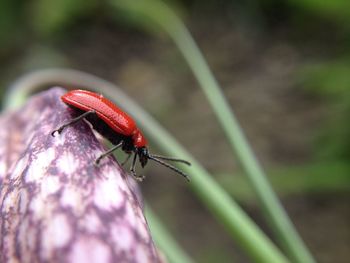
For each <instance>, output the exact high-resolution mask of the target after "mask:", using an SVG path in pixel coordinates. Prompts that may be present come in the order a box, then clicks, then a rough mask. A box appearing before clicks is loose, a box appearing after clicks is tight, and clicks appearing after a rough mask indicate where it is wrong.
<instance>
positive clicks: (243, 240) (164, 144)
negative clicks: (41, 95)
mask: <svg viewBox="0 0 350 263" xmlns="http://www.w3.org/2000/svg"><path fill="white" fill-rule="evenodd" d="M53 84H56V85H57V84H58V85H63V86H73V87H76V88H78V87H85V88H87V87H88V88H89V89H91V90H96V91H98V92H101V93H103V94H104V95H106V96H107V97H110V98H112V99H113V100H114V101H115V102H116V103H117V104H118V105H119V106H120V107H121V108H123V109H125V110H126V111H127V112H129V113H130V114H131V115H132V116H133V117H135V119H136V120H137V122H138V124H139V125H140V126H141V127H142V128H143V130H144V131H145V132H146V133H147V135H148V136H149V138H151V139H152V140H153V141H154V142H155V143H156V144H157V145H159V147H160V148H161V149H163V150H164V152H166V153H167V154H169V155H173V156H181V157H183V158H184V159H186V160H189V161H190V162H191V163H192V166H191V167H187V166H184V167H182V169H183V170H184V171H186V172H187V173H188V174H189V175H190V176H191V183H189V184H188V185H189V186H190V187H191V188H192V189H193V190H194V191H195V193H196V194H197V195H198V197H199V198H200V200H201V201H202V202H203V203H204V204H205V205H206V206H207V207H208V208H209V209H210V210H211V211H212V212H213V215H214V216H216V217H217V218H218V219H219V221H220V222H222V223H223V224H224V225H225V227H226V229H227V230H228V232H229V233H230V234H231V235H232V237H234V238H235V239H236V240H237V243H238V244H239V245H240V246H241V247H242V248H243V249H244V250H245V251H246V252H247V254H248V255H249V256H250V257H251V258H252V259H253V260H254V261H255V262H269V263H284V262H289V261H288V260H287V259H286V258H285V256H284V255H283V254H282V253H281V252H280V250H279V249H278V248H277V247H276V246H275V245H274V244H273V243H272V242H271V240H270V239H269V238H268V237H267V236H266V235H265V234H264V233H263V232H262V231H261V229H260V228H259V227H258V226H257V225H256V224H255V223H254V222H253V221H252V220H251V218H249V217H248V216H247V214H246V213H245V212H244V211H243V210H242V208H241V207H240V206H239V205H238V204H237V203H236V202H234V200H232V199H231V197H230V196H229V195H228V194H227V193H226V192H225V191H224V190H223V189H222V188H221V187H220V185H219V184H218V183H217V182H216V181H215V180H213V178H212V177H211V176H210V175H209V173H208V172H207V171H206V170H205V169H204V168H203V167H202V166H201V165H200V164H199V163H198V162H197V161H196V160H195V159H194V158H192V156H191V155H190V154H189V153H188V152H187V151H186V150H185V149H184V148H183V147H182V146H180V145H179V144H178V143H177V142H176V140H175V139H174V138H173V137H172V136H171V135H170V134H169V133H168V132H167V131H165V130H164V129H163V128H162V127H161V126H160V125H159V124H158V122H157V121H156V120H155V119H154V118H152V117H151V116H150V115H149V114H148V113H147V112H145V111H144V110H142V108H140V106H138V105H137V104H136V103H135V102H134V101H132V100H131V99H130V98H129V97H128V96H126V95H125V94H124V93H123V92H122V90H121V89H119V88H118V87H116V86H115V85H114V84H112V83H110V82H107V81H104V80H102V79H100V78H97V77H94V76H92V75H90V74H86V73H83V72H79V71H75V70H62V69H61V70H60V69H52V70H44V71H39V72H36V73H32V74H30V75H28V76H24V77H23V78H21V79H19V80H18V81H17V82H16V83H15V84H14V85H13V87H12V88H11V89H10V90H11V93H10V94H9V95H8V96H7V99H6V100H11V98H13V97H14V96H15V95H16V94H17V95H18V94H20V97H22V98H24V97H26V96H28V94H30V93H32V92H33V91H35V89H38V87H45V86H48V85H53ZM11 106H15V105H11Z"/></svg>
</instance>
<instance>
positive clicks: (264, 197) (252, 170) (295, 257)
mask: <svg viewBox="0 0 350 263" xmlns="http://www.w3.org/2000/svg"><path fill="white" fill-rule="evenodd" d="M111 3H112V4H114V5H115V6H116V7H118V8H122V9H124V10H128V11H131V12H134V13H135V14H139V15H141V16H144V17H146V19H147V18H148V19H150V20H152V21H153V22H154V23H156V24H158V25H159V26H160V27H162V28H163V29H164V30H165V31H166V32H167V33H168V34H169V35H170V37H171V38H172V39H173V41H174V42H175V43H176V45H177V46H178V48H179V50H180V51H181V52H182V54H183V56H184V58H185V59H186V61H187V63H188V64H189V65H190V68H191V69H192V71H193V73H194V75H195V76H196V78H197V80H198V82H199V84H200V86H201V88H202V89H203V91H204V93H205V95H206V96H207V98H208V100H209V102H210V104H211V106H212V108H213V110H214V112H215V114H216V116H217V118H218V119H219V122H220V124H221V126H222V127H223V129H224V132H225V133H226V136H227V138H228V140H229V142H230V144H231V146H232V148H233V149H234V151H235V152H236V154H237V157H238V159H239V160H240V162H241V164H242V166H243V168H244V169H245V171H246V173H247V175H248V177H249V180H250V182H251V184H252V186H253V188H254V190H255V192H256V194H257V196H258V198H259V200H260V201H261V203H262V206H263V210H264V212H265V214H266V215H267V218H268V221H269V223H270V226H271V228H272V229H273V230H274V232H275V233H276V236H277V237H278V239H279V240H280V242H281V245H282V246H283V248H284V250H285V251H286V252H287V254H288V255H289V257H290V258H291V259H292V261H293V262H300V263H306V262H310V263H311V262H315V261H314V259H313V257H312V255H311V254H310V253H309V251H308V249H307V248H306V246H305V244H304V242H303V241H302V239H301V238H300V236H299V235H298V233H297V231H296V230H295V228H294V226H293V224H292V222H291V221H290V219H289V217H288V215H287V214H286V212H285V210H284V208H283V207H282V205H281V203H280V202H279V201H278V198H277V196H276V194H275V193H274V192H273V190H272V188H271V186H270V184H269V182H268V180H267V179H266V176H265V174H264V172H263V170H262V168H261V166H260V164H259V162H258V161H257V159H256V158H255V155H254V154H253V152H252V150H251V148H250V146H249V144H248V141H247V139H246V138H245V136H244V133H243V132H242V130H241V128H240V125H239V123H238V121H237V120H236V117H235V116H234V114H233V112H232V111H231V109H230V106H229V104H228V102H227V100H226V99H225V97H224V95H223V94H222V92H221V89H220V87H219V85H218V83H217V81H216V79H215V78H214V76H213V74H212V73H211V71H210V69H209V67H208V65H207V63H206V61H205V59H204V57H203V55H202V53H201V52H200V50H199V48H198V46H197V45H196V43H195V42H194V40H193V38H192V37H191V35H190V33H189V32H188V30H187V28H186V27H185V25H184V24H183V23H182V21H181V20H180V19H179V18H178V17H177V16H176V14H175V13H174V12H173V11H172V10H171V9H170V8H169V7H168V6H166V5H165V4H164V3H163V2H161V1H152V0H151V1H123V0H112V1H111Z"/></svg>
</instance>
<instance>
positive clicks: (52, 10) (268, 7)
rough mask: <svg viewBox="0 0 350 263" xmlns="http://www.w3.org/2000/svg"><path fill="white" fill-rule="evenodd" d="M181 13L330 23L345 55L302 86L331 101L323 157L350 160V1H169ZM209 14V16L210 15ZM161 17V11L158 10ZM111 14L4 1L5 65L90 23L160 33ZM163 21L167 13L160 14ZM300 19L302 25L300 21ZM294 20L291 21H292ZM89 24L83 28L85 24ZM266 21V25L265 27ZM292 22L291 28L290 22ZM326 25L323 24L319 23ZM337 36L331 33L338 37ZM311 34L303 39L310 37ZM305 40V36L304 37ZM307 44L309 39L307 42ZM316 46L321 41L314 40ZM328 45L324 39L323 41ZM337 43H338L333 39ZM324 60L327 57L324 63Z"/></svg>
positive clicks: (1, 49)
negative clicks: (102, 21)
mask: <svg viewBox="0 0 350 263" xmlns="http://www.w3.org/2000/svg"><path fill="white" fill-rule="evenodd" d="M165 2H168V3H170V4H171V6H172V7H175V8H176V10H177V13H180V14H186V13H187V14H191V11H192V10H193V9H196V10H198V9H201V8H202V9H203V10H205V11H206V12H210V10H213V9H215V8H221V10H225V12H230V13H232V14H234V15H232V14H231V16H232V17H238V18H242V16H245V19H246V20H249V19H251V20H254V21H255V22H256V21H257V20H258V21H259V23H255V24H259V26H261V25H263V27H266V28H265V30H269V27H270V26H275V25H279V24H280V23H288V25H289V26H292V27H295V29H296V31H298V32H303V31H308V30H310V28H309V27H308V25H309V24H313V23H314V24H315V23H316V24H318V26H319V28H315V27H311V30H318V31H319V32H323V31H324V30H329V28H324V25H325V24H327V25H328V24H331V28H334V27H335V29H336V30H339V32H337V33H338V34H340V36H338V37H339V39H342V40H345V41H338V42H337V49H338V50H341V51H342V53H344V54H338V56H339V57H341V58H340V59H339V60H334V59H333V60H332V61H329V59H328V58H327V57H325V58H323V59H324V61H320V63H318V64H317V65H311V66H309V67H306V68H304V69H302V70H301V74H300V79H301V80H302V82H301V83H302V86H303V88H304V89H305V90H307V91H308V92H309V93H310V94H312V95H314V96H321V97H322V98H324V99H325V100H327V101H329V108H330V118H329V123H327V125H325V128H324V130H323V131H322V132H321V133H320V134H319V140H318V143H317V145H318V146H316V147H317V149H316V150H315V152H316V153H320V154H319V155H320V156H319V157H327V158H329V157H331V158H334V159H337V158H342V159H346V160H349V159H350V122H349V121H348V116H349V113H350V91H349V90H350V87H349V86H350V84H349V83H350V74H349V70H350V67H349V66H350V50H349V45H348V44H349V41H346V40H347V39H348V40H349V39H350V37H349V35H350V27H349V25H350V23H349V22H350V1H348V0H333V1H328V0H296V1H279V0H268V1H263V0H249V1H242V0H236V1H231V0H218V1H208V0H207V1H199V0H167V1H165ZM208 10H209V11H208ZM153 12H157V10H153ZM113 14H114V13H112V12H111V11H110V6H109V3H108V2H107V1H97V0H85V1H83V0H75V1H71V0H32V1H24V0H3V1H1V2H0V65H2V64H3V63H7V61H8V60H6V59H5V60H4V58H7V59H12V57H11V56H13V55H15V54H17V53H18V52H17V51H18V50H30V49H31V48H32V46H37V45H38V43H40V45H43V46H45V42H46V43H47V42H50V41H55V40H56V39H58V38H60V37H64V36H65V33H67V32H68V31H69V29H70V28H71V27H72V26H74V25H76V24H79V25H80V26H81V25H82V24H84V22H86V21H88V20H89V19H90V20H100V19H110V20H112V21H115V22H116V23H119V24H122V25H123V26H130V25H132V24H133V23H137V24H143V25H144V28H146V29H147V30H152V31H154V30H155V29H156V27H154V26H152V24H151V21H149V20H148V19H145V18H144V17H136V16H132V15H130V13H129V14H127V13H123V12H120V14H119V16H118V17H117V18H116V17H115V15H113ZM159 15H160V16H161V15H162V14H159ZM296 18H299V19H300V21H299V23H295V19H296ZM288 20H290V21H288ZM81 22H83V23H81ZM260 22H261V23H260ZM289 22H291V23H289ZM318 22H321V23H318ZM333 33H334V32H329V34H330V35H331V34H333ZM307 34H308V32H306V34H304V35H302V36H306V35H307ZM299 36H300V35H299ZM302 41H303V39H302ZM314 41H318V40H317V39H314ZM321 41H322V40H321ZM329 41H330V42H332V39H329ZM321 59H322V58H321Z"/></svg>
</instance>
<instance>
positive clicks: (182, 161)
mask: <svg viewBox="0 0 350 263" xmlns="http://www.w3.org/2000/svg"><path fill="white" fill-rule="evenodd" d="M149 155H150V156H152V157H154V158H157V159H161V160H167V161H173V162H179V163H184V164H187V165H189V166H190V165H191V163H190V162H189V161H186V160H182V159H178V158H173V157H167V156H162V155H155V154H149Z"/></svg>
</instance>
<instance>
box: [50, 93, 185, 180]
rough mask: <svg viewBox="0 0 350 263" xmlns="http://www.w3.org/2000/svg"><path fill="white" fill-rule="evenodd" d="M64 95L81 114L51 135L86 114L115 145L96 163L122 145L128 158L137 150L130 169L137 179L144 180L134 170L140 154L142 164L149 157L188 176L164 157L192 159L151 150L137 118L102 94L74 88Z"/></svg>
mask: <svg viewBox="0 0 350 263" xmlns="http://www.w3.org/2000/svg"><path fill="white" fill-rule="evenodd" d="M61 99H62V101H63V102H64V103H66V104H67V105H68V106H70V107H71V108H73V109H74V110H75V111H76V112H77V114H78V117H76V118H74V119H72V120H71V121H69V122H68V123H65V124H63V125H62V126H61V127H59V128H58V129H56V130H54V131H53V132H52V133H51V134H52V136H53V135H54V133H55V132H58V133H61V132H62V131H63V129H64V128H66V127H67V126H69V125H71V124H74V123H76V122H78V121H80V120H82V119H83V118H85V119H86V120H87V121H89V122H90V123H91V124H92V126H93V127H94V129H95V130H96V131H97V132H98V133H100V134H101V135H102V136H103V137H105V138H106V139H108V140H109V141H110V142H111V143H112V144H113V145H115V146H114V147H112V148H111V149H110V150H108V151H107V152H105V153H103V154H101V155H100V156H99V157H98V158H97V159H96V160H95V164H96V165H98V164H99V162H100V161H101V159H102V158H104V157H106V156H108V155H109V154H111V153H112V152H113V151H115V150H116V149H118V148H120V147H121V148H122V150H123V151H124V152H126V153H127V154H129V156H128V158H127V159H126V161H127V160H128V159H129V157H130V155H131V154H132V153H134V157H133V162H132V165H131V168H130V171H131V172H132V174H133V176H134V177H135V178H136V179H139V180H142V179H143V178H144V177H143V176H137V175H136V172H135V165H136V159H137V156H138V157H139V161H140V163H141V166H142V167H144V166H145V165H146V164H147V161H148V159H150V160H153V161H156V162H158V163H160V164H162V165H164V166H166V167H168V168H170V169H172V170H173V171H175V172H177V173H179V174H181V175H182V176H184V177H185V178H186V179H187V180H188V176H187V174H185V173H184V172H182V171H180V170H179V169H177V168H176V167H174V166H172V165H170V164H168V163H166V162H164V161H163V160H168V161H175V162H181V163H185V164H187V165H190V163H189V162H188V161H185V160H181V159H177V158H171V157H164V156H159V155H154V154H151V153H150V152H149V151H148V149H147V140H146V138H145V137H144V136H143V134H142V133H141V131H140V130H139V128H138V127H137V126H136V123H135V121H134V120H133V119H132V118H131V117H130V116H129V115H128V114H126V113H125V112H124V111H122V110H121V109H120V108H118V107H117V106H116V105H115V104H114V103H112V102H111V101H110V100H108V99H106V98H104V97H103V96H102V95H100V94H97V93H94V92H91V91H87V90H71V91H69V92H67V93H66V94H64V95H63V96H62V97H61ZM126 161H125V162H126ZM125 162H124V163H125ZM124 163H123V164H124Z"/></svg>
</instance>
